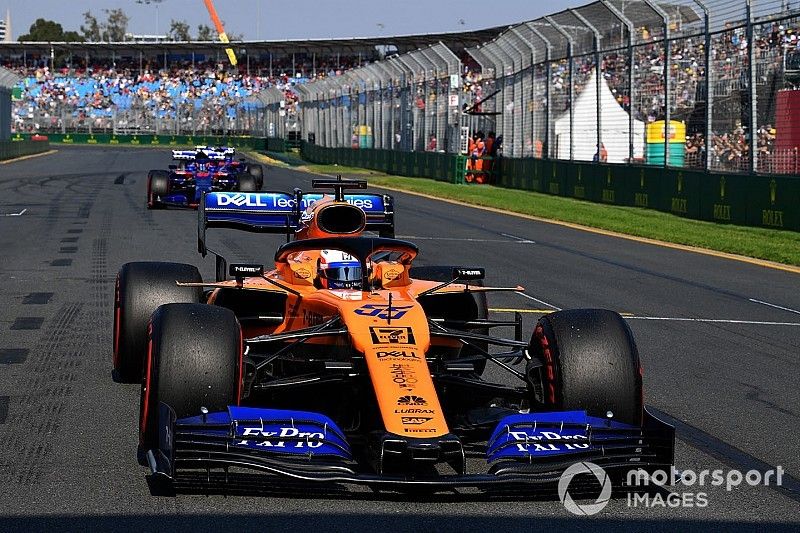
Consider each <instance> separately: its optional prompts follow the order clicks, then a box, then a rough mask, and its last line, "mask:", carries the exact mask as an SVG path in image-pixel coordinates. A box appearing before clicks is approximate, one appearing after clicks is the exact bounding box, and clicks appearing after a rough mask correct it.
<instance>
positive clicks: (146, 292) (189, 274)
mask: <svg viewBox="0 0 800 533" xmlns="http://www.w3.org/2000/svg"><path fill="white" fill-rule="evenodd" d="M176 281H186V282H195V283H198V282H202V281H203V279H202V278H201V277H200V272H199V271H198V270H197V268H196V267H194V266H192V265H185V264H181V263H158V262H141V263H126V264H125V265H123V266H122V268H121V269H120V271H119V273H118V274H117V282H116V287H115V291H114V373H115V377H116V379H117V380H118V381H121V382H123V383H140V382H141V380H142V367H143V362H144V359H145V355H146V351H147V323H148V321H149V320H150V315H151V314H153V311H155V310H156V308H157V307H158V306H159V305H162V304H166V303H173V302H176V303H181V302H183V303H198V302H200V301H201V299H202V297H203V291H202V288H200V287H179V286H178V285H176V284H175V282H176Z"/></svg>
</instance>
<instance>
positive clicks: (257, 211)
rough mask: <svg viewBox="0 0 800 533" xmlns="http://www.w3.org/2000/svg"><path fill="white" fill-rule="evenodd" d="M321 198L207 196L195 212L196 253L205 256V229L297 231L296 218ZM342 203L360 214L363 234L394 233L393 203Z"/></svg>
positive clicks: (349, 197)
mask: <svg viewBox="0 0 800 533" xmlns="http://www.w3.org/2000/svg"><path fill="white" fill-rule="evenodd" d="M322 197H323V194H321V193H308V194H304V193H303V192H302V191H300V190H295V192H294V193H285V192H266V191H265V192H211V193H207V194H205V195H203V199H202V200H201V202H200V205H199V208H198V228H197V240H198V251H199V252H200V253H201V254H203V255H205V254H206V253H207V251H208V250H207V248H206V244H205V241H206V229H208V228H234V229H240V230H244V231H252V232H257V233H283V234H286V235H287V237H288V236H290V235H291V234H292V233H293V232H294V231H295V230H297V229H298V228H299V227H300V217H301V215H302V213H303V211H304V210H305V209H306V208H308V207H309V206H311V205H313V204H314V203H315V202H318V201H319V200H321V199H322ZM344 201H346V202H347V203H349V204H351V205H354V206H356V207H358V208H360V209H361V210H363V211H364V213H365V215H366V221H367V225H366V230H367V231H377V232H386V231H392V232H393V231H394V199H393V198H392V197H391V196H389V195H386V194H345V195H344Z"/></svg>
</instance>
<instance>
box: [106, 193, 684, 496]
mask: <svg viewBox="0 0 800 533" xmlns="http://www.w3.org/2000/svg"><path fill="white" fill-rule="evenodd" d="M366 185H367V184H366V182H363V181H343V180H341V179H338V180H316V181H315V182H314V184H313V186H314V188H316V189H329V190H332V193H331V194H327V193H326V194H320V193H315V194H303V193H302V192H301V191H299V190H296V191H294V192H293V193H279V192H249V193H243V192H211V193H207V194H204V195H203V197H202V200H201V203H200V206H199V225H198V246H199V251H200V253H201V254H203V255H204V256H205V255H206V254H207V253H211V254H213V255H214V256H216V278H217V279H216V280H214V281H204V280H203V279H201V276H200V274H199V272H198V269H197V268H196V267H194V266H191V265H188V264H175V263H165V262H137V263H128V264H126V265H124V266H123V267H122V268H121V270H120V271H119V274H118V276H117V282H116V294H115V305H114V369H115V375H116V377H117V379H118V380H121V381H126V382H141V408H140V418H139V446H140V451H141V452H142V454H143V457H146V462H147V464H148V465H149V467H150V469H151V470H152V473H153V475H154V478H156V479H159V480H162V481H164V482H166V483H167V484H168V485H171V486H173V487H176V486H185V485H182V484H183V483H185V484H189V485H191V483H192V482H193V480H195V481H196V480H201V481H202V483H205V484H211V485H216V484H220V485H226V484H234V483H237V482H239V483H245V484H246V483H252V479H253V478H254V477H255V478H257V479H262V478H261V477H259V474H261V475H263V476H273V477H275V478H284V479H290V480H292V482H297V481H298V480H299V481H301V482H308V483H323V484H324V483H328V484H361V485H367V486H370V487H372V488H373V489H376V488H377V489H380V488H385V489H387V490H401V491H410V490H414V489H415V488H419V489H424V490H426V491H436V490H452V489H453V488H455V487H473V490H474V488H477V489H478V490H483V489H486V490H489V489H490V488H491V487H496V486H504V485H505V486H508V485H513V486H519V485H525V486H528V487H533V488H538V487H545V486H552V485H553V484H554V483H555V482H556V481H557V480H558V479H559V476H561V474H562V473H563V471H564V470H565V469H566V468H567V467H568V466H570V465H572V464H573V463H575V462H580V461H591V462H594V463H596V464H598V465H600V466H601V467H603V468H604V469H605V470H606V471H607V472H610V473H611V472H620V473H621V472H622V471H627V470H628V469H631V468H636V469H644V470H645V471H647V470H655V469H664V468H669V467H670V466H671V465H672V462H673V451H674V430H673V428H672V427H671V426H669V425H667V424H666V423H664V422H662V421H660V420H659V419H657V418H656V417H655V416H653V415H652V414H650V413H649V412H648V410H647V409H646V408H645V406H644V404H643V394H642V367H641V363H640V360H639V354H638V352H637V348H636V344H635V343H634V339H633V337H632V335H631V330H630V329H629V327H628V325H627V324H626V322H625V320H623V318H622V317H621V316H620V315H619V314H617V313H615V312H612V311H607V310H597V309H575V310H565V311H558V312H554V313H551V314H548V315H545V316H543V317H541V319H540V320H539V321H538V323H537V324H536V325H535V327H534V329H533V331H532V332H531V333H530V335H528V336H526V337H527V338H523V331H522V329H523V328H522V320H521V318H520V316H519V315H518V316H517V317H516V319H515V320H506V321H503V320H495V319H491V318H490V317H489V316H488V307H487V303H486V298H487V295H488V294H489V293H492V292H496V291H519V290H522V288H521V287H518V286H511V287H488V286H484V284H483V282H482V279H483V277H484V270H483V269H482V268H473V267H464V266H459V265H454V266H439V267H430V266H424V267H415V266H413V264H414V259H415V258H416V256H417V253H418V249H417V247H416V246H415V245H414V244H412V243H410V242H405V241H402V240H396V239H394V238H393V235H394V206H393V200H392V198H391V197H390V196H385V195H377V194H367V193H365V192H358V193H355V194H351V193H349V192H347V191H348V190H351V189H365V188H366ZM215 227H227V228H238V229H242V230H246V231H252V232H273V233H277V232H280V233H286V234H287V242H286V244H283V245H282V246H280V247H279V248H278V249H277V251H276V252H275V258H274V260H275V265H274V267H271V268H268V269H265V268H264V267H263V266H262V265H261V264H230V265H228V264H227V262H226V260H225V259H224V258H223V257H221V256H220V255H219V254H217V253H215V252H214V251H213V250H210V249H208V248H207V246H206V230H207V229H208V228H215ZM496 328H505V330H506V331H510V330H513V331H514V334H513V335H509V338H502V337H499V336H496V335H494V334H493V333H492V332H493V331H496ZM488 365H493V366H496V367H497V369H499V371H501V372H502V373H505V374H507V376H508V379H507V380H505V382H503V380H502V379H500V380H498V379H494V380H488V379H486V378H485V377H484V371H485V369H486V368H487V366H488ZM488 373H489V372H487V374H488ZM491 373H492V374H497V373H498V372H497V371H493V372H491ZM498 381H500V382H498ZM237 480H238V481H237Z"/></svg>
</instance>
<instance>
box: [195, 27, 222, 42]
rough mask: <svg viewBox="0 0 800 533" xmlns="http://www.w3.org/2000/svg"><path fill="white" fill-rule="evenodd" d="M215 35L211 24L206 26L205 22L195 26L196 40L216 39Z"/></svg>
mask: <svg viewBox="0 0 800 533" xmlns="http://www.w3.org/2000/svg"><path fill="white" fill-rule="evenodd" d="M216 37H217V34H216V33H215V32H214V30H212V29H211V26H207V25H205V24H200V25H199V26H197V40H198V41H213V40H215V39H216Z"/></svg>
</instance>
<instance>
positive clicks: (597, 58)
mask: <svg viewBox="0 0 800 533" xmlns="http://www.w3.org/2000/svg"><path fill="white" fill-rule="evenodd" d="M569 11H570V12H571V13H572V14H573V15H575V17H576V18H577V19H578V20H580V21H581V22H582V23H583V25H584V26H586V27H587V28H589V29H590V30H591V31H592V33H593V34H594V40H593V45H594V66H595V80H594V81H595V90H596V91H597V98H596V100H597V102H596V106H595V107H596V113H597V160H598V162H599V161H600V147H601V146H602V145H603V118H602V117H603V105H602V103H601V102H600V94H601V93H600V88H601V87H602V85H601V83H602V82H603V73H602V68H601V64H600V39H601V38H602V37H601V35H600V32H599V31H598V30H597V28H595V27H594V25H593V24H591V23H590V22H589V21H588V20H587V19H586V17H584V16H583V15H581V14H580V13H579V12H578V11H576V10H574V9H570V10H569Z"/></svg>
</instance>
